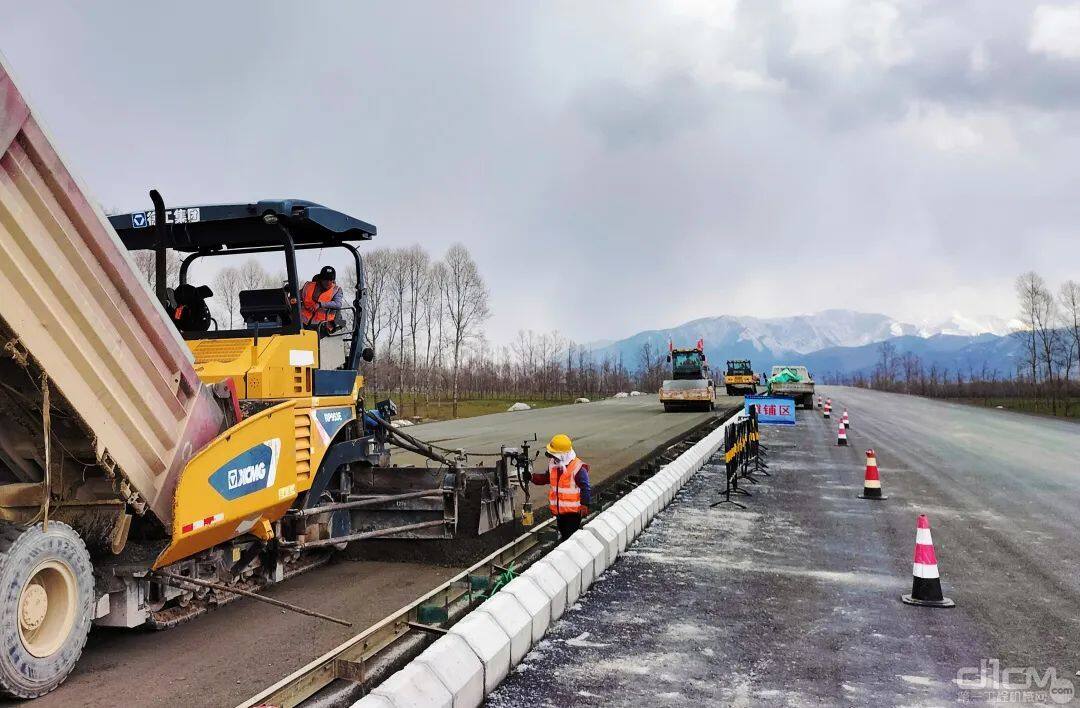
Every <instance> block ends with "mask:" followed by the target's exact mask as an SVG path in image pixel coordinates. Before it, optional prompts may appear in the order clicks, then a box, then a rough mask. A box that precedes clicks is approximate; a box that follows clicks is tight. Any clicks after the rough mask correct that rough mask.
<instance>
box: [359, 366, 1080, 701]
mask: <svg viewBox="0 0 1080 708" xmlns="http://www.w3.org/2000/svg"><path fill="white" fill-rule="evenodd" d="M821 392H822V394H823V395H824V396H826V397H831V398H832V401H833V411H834V414H833V416H832V417H831V418H830V419H824V418H823V416H822V411H821V410H820V409H816V408H815V409H814V410H807V411H799V412H798V422H797V424H796V425H795V426H794V427H764V426H763V427H762V440H761V442H762V444H763V445H765V446H767V448H768V457H767V461H768V465H769V467H768V470H767V471H768V473H769V476H764V475H761V474H759V475H756V483H751V482H749V481H748V480H743V482H742V485H741V486H742V487H743V488H744V489H747V490H749V492H750V496H737V497H733V498H735V499H738V500H739V501H740V502H742V503H743V504H744V505H745V507H746V508H745V509H742V508H738V507H735V506H733V505H728V504H723V505H719V506H715V503H716V502H717V501H719V500H720V499H721V498H722V497H721V494H720V492H721V491H722V490H723V488H724V486H725V476H726V471H725V466H724V456H723V455H722V454H719V453H718V454H716V455H715V456H713V457H712V460H711V462H710V463H708V464H706V465H705V466H704V467H703V468H702V469H701V470H700V471H698V472H697V473H696V474H695V475H693V476H691V477H690V478H689V481H688V482H687V484H686V485H685V486H684V487H683V488H682V490H681V491H680V492H679V493H678V495H677V496H676V497H675V499H674V501H673V502H672V503H671V505H670V506H668V507H667V509H666V510H663V511H661V512H660V513H659V514H658V515H656V516H655V517H654V518H653V521H652V523H651V525H649V526H648V527H647V528H646V530H645V531H644V532H643V533H642V534H641V535H640V536H639V537H638V539H637V541H636V542H634V543H633V544H632V545H630V546H629V548H628V549H627V550H626V552H624V553H623V554H622V555H620V556H619V558H618V559H617V560H616V561H615V562H614V563H612V564H611V565H610V566H608V567H607V569H606V570H605V571H604V572H603V573H602V574H601V575H599V576H598V577H597V578H596V579H595V580H594V581H593V582H592V585H591V587H590V588H589V589H588V591H587V592H584V593H583V594H582V595H581V596H580V598H579V599H578V600H577V601H576V602H572V603H571V604H570V606H569V608H568V609H567V610H566V612H565V613H564V614H562V616H561V619H559V620H558V621H556V622H553V623H552V624H551V626H550V628H549V629H548V631H547V633H546V634H545V635H543V637H542V638H538V639H537V641H536V642H535V643H534V644H533V648H532V649H531V651H529V652H528V653H525V654H523V655H522V656H520V657H518V659H517V663H516V668H514V669H513V670H511V671H510V673H509V675H508V677H507V678H506V679H505V680H504V681H502V682H501V684H500V685H499V687H498V688H496V689H495V690H494V691H493V692H491V693H490V694H489V695H488V696H487V698H486V704H487V705H490V706H512V705H521V704H522V703H528V704H530V705H538V706H564V705H598V706H599V705H604V706H608V705H627V706H630V705H673V706H676V705H677V706H682V705H718V704H719V705H747V704H769V705H772V704H783V705H839V704H847V705H942V704H950V703H957V702H970V703H975V704H983V703H989V702H1002V701H1011V702H1017V703H1019V702H1027V703H1044V704H1055V703H1064V702H1068V700H1069V699H1070V698H1071V697H1072V696H1073V693H1072V689H1073V685H1074V684H1075V683H1076V681H1077V680H1078V679H1077V676H1078V674H1077V673H1076V672H1077V670H1078V669H1080V666H1078V665H1077V663H1076V654H1075V648H1074V641H1075V637H1076V636H1077V631H1078V629H1080V627H1078V624H1080V620H1078V619H1077V618H1078V617H1080V550H1078V548H1077V546H1076V544H1075V543H1073V539H1074V538H1075V523H1074V518H1075V509H1076V508H1077V504H1078V502H1080V493H1078V491H1077V489H1076V485H1075V480H1076V474H1077V468H1076V460H1077V459H1080V428H1077V427H1076V425H1075V424H1074V423H1069V422H1065V421H1060V420H1049V419H1043V418H1038V417H1033V416H1025V415H1022V414H1016V413H1010V412H1006V411H996V410H985V409H978V408H972V407H966V406H963V405H957V404H949V403H943V402H939V401H933V400H927V399H921V398H915V397H909V396H902V395H896V394H887V393H878V392H872V391H865V390H858V389H848V388H837V387H822V389H821ZM845 410H846V411H848V413H849V415H850V418H849V420H850V427H849V429H848V430H847V431H846V433H847V438H848V441H849V442H848V445H846V446H841V445H838V444H837V438H838V435H837V433H838V431H837V427H838V421H839V419H840V417H841V415H842V412H843V411H845ZM868 449H873V450H874V452H875V454H876V459H877V465H878V470H879V477H880V480H881V484H882V490H883V496H884V497H885V498H884V499H880V500H870V499H863V498H860V494H861V493H863V492H864V491H866V490H865V489H864V484H865V479H866V478H867V477H868V475H866V474H865V473H866V470H865V466H864V462H865V460H866V450H868ZM922 514H925V515H926V517H927V518H928V519H929V524H930V526H932V528H933V537H932V540H930V536H929V533H927V534H926V535H925V537H924V536H923V534H922V533H921V532H920V534H919V538H920V539H921V540H920V541H919V543H923V542H925V541H930V543H932V544H933V546H934V547H936V550H937V554H936V562H937V565H938V570H939V572H940V578H941V584H942V586H943V589H944V593H945V595H946V596H947V597H949V598H951V599H952V600H954V601H955V607H953V608H949V609H939V608H932V607H920V606H913V605H909V604H905V603H904V602H902V601H901V597H902V596H903V595H905V594H907V593H910V592H912V583H913V578H912V574H913V569H912V562H911V559H912V547H913V542H914V541H915V540H916V534H915V529H916V519H917V517H918V516H919V515H922ZM920 572H923V571H920ZM583 582H584V581H583ZM508 589H509V588H508ZM491 613H492V614H493V615H497V612H496V611H495V610H494V609H493V610H492V611H491ZM422 659H423V657H421V660H422ZM507 661H508V662H509V661H510V660H509V659H507ZM427 666H435V659H434V658H432V659H429V660H428V662H427ZM485 669H486V671H485V675H486V674H487V673H489V671H487V669H488V667H486V666H485ZM422 676H423V672H421V671H419V670H418V671H416V672H414V673H413V674H412V675H411V678H414V679H415V678H417V677H422ZM387 683H388V685H390V686H391V687H394V684H393V682H392V681H388V682H387ZM376 693H377V694H378V693H379V691H376ZM427 695H428V696H429V697H430V696H435V693H431V694H427ZM455 695H457V694H455ZM430 704H431V705H438V704H439V703H438V701H437V700H435V699H434V698H433V699H432V702H431V703H430ZM364 705H365V706H367V705H371V706H382V705H390V704H389V703H383V702H381V699H375V700H371V701H368V702H366V703H365V704H364Z"/></svg>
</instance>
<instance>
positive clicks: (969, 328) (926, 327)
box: [919, 312, 1020, 337]
mask: <svg viewBox="0 0 1080 708" xmlns="http://www.w3.org/2000/svg"><path fill="white" fill-rule="evenodd" d="M1019 327H1020V322H1019V321H1018V320H1015V319H1012V320H1007V319H1004V318H1001V317H994V316H992V315H985V316H981V317H967V316H965V315H961V314H959V313H957V312H954V313H952V315H950V316H949V318H948V319H946V320H942V321H940V322H932V323H931V322H927V321H924V322H921V323H920V324H919V336H920V337H933V336H934V335H936V334H952V335H956V336H960V337H977V336H979V335H980V334H996V335H997V336H999V337H1005V336H1008V335H1009V334H1010V333H1011V332H1013V331H1014V330H1016V329H1018V328H1019Z"/></svg>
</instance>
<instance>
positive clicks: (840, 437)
mask: <svg viewBox="0 0 1080 708" xmlns="http://www.w3.org/2000/svg"><path fill="white" fill-rule="evenodd" d="M836 444H837V445H843V446H844V447H847V430H845V429H844V421H840V425H839V426H838V427H837V429H836Z"/></svg>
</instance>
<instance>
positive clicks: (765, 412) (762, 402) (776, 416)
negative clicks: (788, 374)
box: [743, 396, 795, 425]
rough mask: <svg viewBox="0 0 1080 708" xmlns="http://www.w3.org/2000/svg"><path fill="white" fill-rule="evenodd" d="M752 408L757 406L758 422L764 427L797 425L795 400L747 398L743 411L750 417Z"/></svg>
mask: <svg viewBox="0 0 1080 708" xmlns="http://www.w3.org/2000/svg"><path fill="white" fill-rule="evenodd" d="M750 406H757V416H758V422H759V423H761V424H762V425H795V400H794V399H792V398H777V397H775V396H746V400H745V403H743V409H744V410H745V412H746V415H750Z"/></svg>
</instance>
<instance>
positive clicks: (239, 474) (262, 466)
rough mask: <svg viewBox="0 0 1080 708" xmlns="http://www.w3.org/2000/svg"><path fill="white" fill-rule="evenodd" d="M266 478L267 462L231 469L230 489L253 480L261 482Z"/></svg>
mask: <svg viewBox="0 0 1080 708" xmlns="http://www.w3.org/2000/svg"><path fill="white" fill-rule="evenodd" d="M264 479H266V463H265V462H260V463H259V464H257V465H248V466H247V467H241V468H240V469H238V470H229V489H237V488H238V487H243V486H246V485H249V484H251V483H252V482H261V481H263V480H264Z"/></svg>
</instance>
